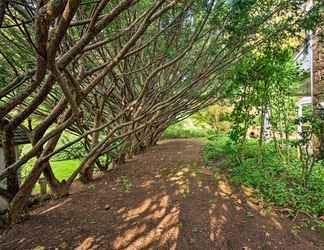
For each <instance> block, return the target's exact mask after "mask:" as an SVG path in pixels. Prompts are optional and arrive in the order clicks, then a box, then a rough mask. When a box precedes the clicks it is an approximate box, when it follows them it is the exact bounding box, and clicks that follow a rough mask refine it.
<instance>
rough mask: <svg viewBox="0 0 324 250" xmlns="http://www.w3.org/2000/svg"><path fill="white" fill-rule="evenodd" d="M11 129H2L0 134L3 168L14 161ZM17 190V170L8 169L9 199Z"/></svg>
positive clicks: (14, 153) (14, 149)
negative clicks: (0, 136)
mask: <svg viewBox="0 0 324 250" xmlns="http://www.w3.org/2000/svg"><path fill="white" fill-rule="evenodd" d="M13 136H14V134H13V131H12V130H10V129H6V128H5V129H4V131H3V136H2V146H3V151H4V159H5V168H8V167H9V166H10V165H12V164H14V163H15V161H16V154H17V152H16V145H15V144H14V141H13ZM18 191H19V175H18V171H16V170H14V169H9V171H8V177H7V192H8V195H9V196H10V197H11V199H12V198H13V197H14V196H15V195H16V194H17V193H18Z"/></svg>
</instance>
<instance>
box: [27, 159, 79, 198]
mask: <svg viewBox="0 0 324 250" xmlns="http://www.w3.org/2000/svg"><path fill="white" fill-rule="evenodd" d="M80 162H81V160H79V159H75V160H64V161H53V162H51V166H52V169H53V171H54V174H55V176H56V178H57V179H58V180H59V181H62V180H63V179H67V178H68V177H69V176H70V175H71V174H72V172H73V171H74V170H75V169H76V168H77V167H78V166H79V164H80ZM33 163H34V160H33V161H30V162H29V163H28V164H27V166H26V167H25V168H24V169H23V172H22V178H23V179H24V178H26V176H27V175H28V173H29V171H30V170H31V168H32V165H33ZM39 190H40V187H39V184H38V183H37V184H36V185H35V187H34V193H38V192H39Z"/></svg>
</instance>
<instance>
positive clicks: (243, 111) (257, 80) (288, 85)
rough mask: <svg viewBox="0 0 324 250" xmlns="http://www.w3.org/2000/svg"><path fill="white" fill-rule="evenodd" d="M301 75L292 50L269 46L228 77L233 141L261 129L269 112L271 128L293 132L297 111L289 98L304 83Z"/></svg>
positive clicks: (250, 56)
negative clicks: (253, 126)
mask: <svg viewBox="0 0 324 250" xmlns="http://www.w3.org/2000/svg"><path fill="white" fill-rule="evenodd" d="M301 74H302V72H301V71H300V70H299V68H298V66H297V64H296V62H295V61H294V57H293V52H292V50H291V49H290V48H281V47H279V46H270V47H265V48H260V49H258V50H257V51H254V52H253V53H251V54H250V55H248V56H246V57H245V58H244V59H243V60H242V61H241V62H240V63H238V64H237V65H236V66H235V67H233V69H232V71H230V72H229V73H228V75H227V78H226V80H227V81H228V82H229V85H228V86H229V88H228V89H227V97H228V100H229V101H230V103H231V104H232V105H233V107H234V110H233V112H232V114H231V116H230V118H231V121H232V122H233V126H232V131H231V138H232V139H233V140H234V141H237V142H239V141H240V142H243V141H244V140H245V137H246V133H247V130H248V128H249V127H251V126H252V125H254V124H258V125H260V126H261V127H262V125H263V121H264V115H265V113H266V111H267V110H270V111H271V112H270V116H271V117H270V120H271V126H272V127H273V128H274V129H282V130H284V132H285V133H289V132H290V131H291V126H290V125H294V123H293V121H294V119H291V122H290V124H289V122H288V121H289V119H288V118H289V117H294V116H293V115H291V114H290V113H291V111H292V110H294V108H293V107H294V102H293V101H292V98H291V97H290V94H291V93H292V92H293V91H294V90H295V88H296V85H297V84H298V83H299V81H300V79H301Z"/></svg>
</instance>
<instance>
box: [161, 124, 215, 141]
mask: <svg viewBox="0 0 324 250" xmlns="http://www.w3.org/2000/svg"><path fill="white" fill-rule="evenodd" d="M209 133H210V131H209V130H207V129H203V128H199V127H193V128H186V127H185V126H184V124H183V123H177V124H174V125H171V126H170V127H168V128H167V129H166V130H165V131H164V134H163V136H162V138H164V139H171V138H202V137H207V136H208V134H209Z"/></svg>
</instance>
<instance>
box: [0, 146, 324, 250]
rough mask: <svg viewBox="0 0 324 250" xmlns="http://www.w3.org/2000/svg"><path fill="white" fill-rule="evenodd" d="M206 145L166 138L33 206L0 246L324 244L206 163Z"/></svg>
mask: <svg viewBox="0 0 324 250" xmlns="http://www.w3.org/2000/svg"><path fill="white" fill-rule="evenodd" d="M201 146H202V142H201V141H199V140H169V141H163V142H161V143H160V144H159V145H157V146H155V147H153V148H151V149H150V150H149V151H148V152H146V153H145V154H142V155H138V156H136V158H134V159H133V160H131V161H129V162H127V163H126V164H124V165H122V166H120V167H119V168H118V169H116V170H114V171H112V172H110V173H109V174H107V175H106V176H104V177H102V178H101V179H100V180H97V181H96V182H94V183H93V184H91V185H89V186H87V187H86V188H84V189H83V190H81V191H78V192H74V193H73V194H72V195H70V196H69V197H67V198H65V199H61V200H55V201H50V202H48V203H45V204H43V205H42V206H40V207H38V208H35V209H34V210H33V211H32V215H31V217H30V218H29V219H28V220H26V221H25V222H23V223H21V224H18V225H15V226H13V227H12V228H11V229H9V230H8V231H6V232H4V233H3V234H2V236H1V237H0V249H2V250H5V249H15V250H16V249H17V250H18V249H24V250H26V249H38V250H40V249H77V250H85V249H201V250H208V249H285V250H288V249H292V250H310V249H324V248H323V247H324V245H323V237H321V235H320V233H319V232H313V231H311V230H310V229H303V228H301V227H300V225H298V224H296V223H295V222H292V221H291V220H289V219H287V218H285V217H283V216H282V215H279V214H276V213H275V212H274V211H273V210H272V211H271V210H269V209H265V208H264V207H262V205H260V203H259V202H258V201H256V200H255V199H253V198H252V197H251V190H249V189H246V188H242V187H235V186H233V185H232V184H230V183H229V182H228V180H227V178H226V175H224V174H215V173H213V172H211V171H210V170H208V169H206V168H205V167H204V166H203V163H202V159H201ZM322 236H323V235H322Z"/></svg>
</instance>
